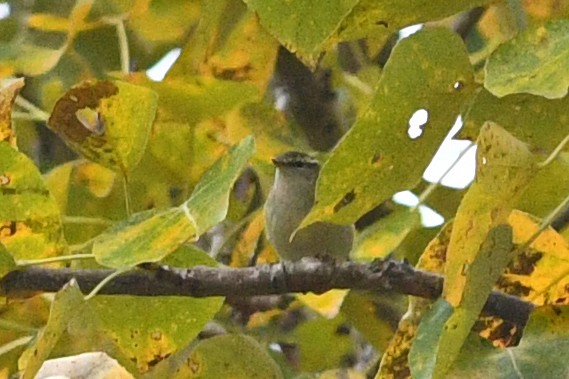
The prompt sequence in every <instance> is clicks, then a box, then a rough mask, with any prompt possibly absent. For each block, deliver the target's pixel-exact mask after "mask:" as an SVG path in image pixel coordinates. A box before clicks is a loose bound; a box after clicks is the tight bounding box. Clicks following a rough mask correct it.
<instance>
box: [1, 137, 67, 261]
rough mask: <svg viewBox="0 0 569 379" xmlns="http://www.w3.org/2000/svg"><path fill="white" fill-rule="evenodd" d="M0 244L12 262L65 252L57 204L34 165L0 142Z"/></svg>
mask: <svg viewBox="0 0 569 379" xmlns="http://www.w3.org/2000/svg"><path fill="white" fill-rule="evenodd" d="M0 242H2V244H4V246H6V248H7V249H8V251H9V252H10V254H12V255H13V256H14V258H16V259H33V258H46V257H52V256H57V255H60V254H61V253H62V252H63V250H64V249H65V241H64V239H63V235H62V228H61V219H60V214H59V209H58V208H57V204H56V202H55V200H54V198H53V197H52V195H51V194H50V193H49V191H48V189H47V187H46V185H45V184H44V182H43V179H42V177H41V175H40V173H39V171H38V169H37V167H36V166H35V165H34V163H33V162H32V161H31V160H30V159H29V158H28V157H26V156H25V155H24V154H22V153H19V152H17V151H16V150H14V149H13V148H12V147H11V146H10V145H9V144H8V143H6V142H0Z"/></svg>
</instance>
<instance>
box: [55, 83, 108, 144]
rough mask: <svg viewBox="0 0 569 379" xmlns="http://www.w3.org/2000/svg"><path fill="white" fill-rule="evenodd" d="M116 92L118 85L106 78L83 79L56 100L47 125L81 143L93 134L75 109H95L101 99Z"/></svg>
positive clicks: (68, 138) (67, 137)
mask: <svg viewBox="0 0 569 379" xmlns="http://www.w3.org/2000/svg"><path fill="white" fill-rule="evenodd" d="M118 92H119V89H118V87H117V86H116V85H114V84H113V83H112V82H110V81H108V80H102V81H98V82H93V81H85V82H83V83H81V84H79V85H77V86H75V87H73V88H71V89H70V90H69V91H67V93H66V94H65V95H63V97H61V98H60V99H59V100H58V101H57V103H56V104H55V107H54V108H53V112H52V114H51V117H50V118H49V121H48V125H49V127H50V128H51V129H53V130H54V131H55V132H56V133H58V134H61V135H62V136H63V137H64V139H66V140H69V141H71V142H74V143H78V144H80V143H83V141H85V139H87V138H88V137H90V136H93V135H95V134H94V133H93V132H92V131H91V130H89V129H88V128H86V127H85V125H83V123H82V122H81V121H80V120H79V119H77V115H76V114H77V111H79V110H81V109H85V108H89V109H92V110H94V111H97V108H98V106H99V103H100V101H101V99H105V98H108V97H111V96H113V95H116V94H117V93H118ZM102 143H104V141H103V142H102Z"/></svg>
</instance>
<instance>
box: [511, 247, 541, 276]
mask: <svg viewBox="0 0 569 379" xmlns="http://www.w3.org/2000/svg"><path fill="white" fill-rule="evenodd" d="M542 257H543V253H541V252H539V251H531V250H530V251H528V250H526V251H523V252H522V253H521V254H518V256H516V257H515V258H514V260H513V261H512V262H511V263H510V265H509V266H508V270H507V272H509V273H511V274H516V275H531V273H532V272H533V271H534V270H535V265H536V263H537V262H539V261H540V260H541V258H542Z"/></svg>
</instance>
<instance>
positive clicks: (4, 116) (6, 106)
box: [0, 75, 24, 148]
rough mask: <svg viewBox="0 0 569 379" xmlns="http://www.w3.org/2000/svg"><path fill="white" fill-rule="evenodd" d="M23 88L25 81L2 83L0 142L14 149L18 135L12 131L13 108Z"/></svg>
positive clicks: (15, 80) (0, 87) (0, 92)
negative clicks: (8, 144) (4, 142)
mask: <svg viewBox="0 0 569 379" xmlns="http://www.w3.org/2000/svg"><path fill="white" fill-rule="evenodd" d="M0 76H1V75H0ZM23 86H24V79H13V80H9V81H0V141H6V142H8V143H10V145H12V146H13V147H14V148H15V147H16V135H15V134H14V130H13V129H12V107H13V106H14V102H15V101H16V97H17V96H18V93H19V92H20V90H21V89H22V87H23Z"/></svg>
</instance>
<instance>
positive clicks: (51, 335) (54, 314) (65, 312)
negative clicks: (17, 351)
mask: <svg viewBox="0 0 569 379" xmlns="http://www.w3.org/2000/svg"><path fill="white" fill-rule="evenodd" d="M83 302H84V300H83V294H82V293H81V291H80V290H79V287H78V286H77V283H76V282H75V281H71V282H70V283H69V284H67V285H66V286H65V287H64V288H63V289H62V290H60V291H59V292H58V293H57V294H56V295H55V299H54V301H53V304H52V305H51V310H50V313H49V319H48V321H47V325H46V326H45V327H44V329H43V330H42V331H41V332H40V333H39V335H38V337H37V338H36V340H35V342H34V344H33V345H32V346H31V347H30V348H29V349H28V350H26V352H24V354H23V355H22V357H21V358H20V363H24V362H25V364H23V367H25V370H24V374H23V376H22V378H23V379H28V378H29V379H32V378H34V377H35V375H36V373H37V371H38V370H39V368H40V367H41V365H42V364H43V362H44V361H45V360H46V359H47V358H49V356H50V354H51V351H52V349H53V348H54V346H55V345H56V344H57V341H58V340H59V338H60V337H61V335H62V334H63V333H64V332H65V329H66V327H67V324H68V323H69V321H70V320H71V319H72V318H73V317H74V315H75V313H76V312H78V311H79V309H81V306H82V303H83Z"/></svg>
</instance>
